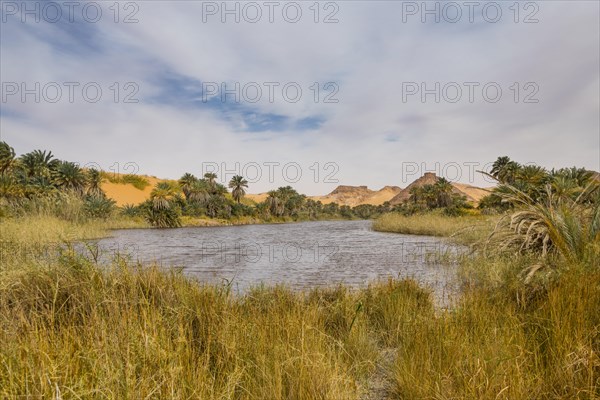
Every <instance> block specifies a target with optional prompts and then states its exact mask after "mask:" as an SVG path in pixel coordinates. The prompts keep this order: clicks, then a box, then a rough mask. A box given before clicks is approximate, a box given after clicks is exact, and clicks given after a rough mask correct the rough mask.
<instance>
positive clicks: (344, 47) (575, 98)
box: [0, 1, 600, 194]
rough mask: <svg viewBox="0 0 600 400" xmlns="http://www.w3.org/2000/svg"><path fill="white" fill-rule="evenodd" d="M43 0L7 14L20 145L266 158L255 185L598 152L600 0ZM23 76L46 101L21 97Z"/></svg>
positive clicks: (374, 177)
mask: <svg viewBox="0 0 600 400" xmlns="http://www.w3.org/2000/svg"><path fill="white" fill-rule="evenodd" d="M27 3H28V7H30V10H34V11H33V14H32V13H28V14H27V13H24V11H25V10H23V8H22V7H23V4H24V3H22V2H2V22H1V25H0V29H1V31H0V33H1V36H0V44H1V57H0V67H1V71H0V73H1V80H2V85H3V86H2V90H3V93H2V96H3V97H2V103H1V104H0V105H1V111H0V124H1V127H0V128H1V129H0V133H1V136H2V140H5V141H7V142H9V143H10V144H11V145H12V146H13V147H14V148H15V150H16V151H17V152H18V153H22V152H26V151H30V150H32V149H34V148H44V149H51V150H52V151H53V152H54V153H55V154H56V155H57V156H58V157H60V158H64V159H70V160H76V161H79V162H80V163H82V164H86V163H96V164H98V165H100V166H101V167H103V168H104V169H107V170H108V169H109V168H111V166H114V165H115V164H118V165H120V166H123V165H125V164H126V163H134V164H135V165H136V166H137V167H136V170H137V172H139V173H147V174H152V175H157V176H160V177H169V178H177V177H179V176H181V175H182V174H183V173H184V172H192V173H195V174H197V175H200V174H201V173H202V171H203V170H206V169H207V168H214V166H215V165H216V166H218V168H220V171H218V172H219V174H218V175H220V177H222V178H223V179H226V178H227V177H228V176H230V175H231V171H233V170H235V169H236V168H239V169H240V172H241V171H243V170H244V167H247V168H246V172H248V171H249V168H250V166H255V165H257V164H258V165H259V166H261V172H262V175H261V176H260V178H257V179H255V180H254V181H251V182H252V183H251V187H250V191H251V192H262V191H266V190H268V189H270V188H272V187H274V186H278V185H284V184H292V185H293V186H295V187H297V188H298V189H299V190H301V191H303V192H305V193H307V194H323V193H325V192H328V191H330V190H331V189H333V188H334V187H335V186H336V185H337V184H338V183H341V184H348V185H368V186H369V187H371V188H379V187H382V186H384V185H397V186H406V185H407V184H408V183H410V181H411V180H413V179H415V178H416V177H417V176H418V175H419V174H421V173H423V172H426V171H434V172H437V173H439V174H441V175H446V176H447V177H448V178H450V179H454V180H459V181H462V182H467V183H469V182H470V183H473V184H477V185H488V184H489V182H486V181H485V180H484V179H483V178H482V177H480V176H477V175H476V174H475V175H474V174H473V171H474V170H475V169H481V168H485V166H486V164H487V163H489V162H491V161H493V160H494V159H495V158H496V157H497V156H500V155H508V156H510V157H511V158H513V159H516V160H518V161H521V162H528V163H537V164H541V165H544V166H547V167H561V166H572V165H578V166H585V167H588V168H592V169H596V170H600V126H599V123H600V109H599V108H600V101H599V96H600V94H599V93H600V86H599V85H600V77H599V74H600V72H599V71H600V58H599V57H600V55H599V51H600V50H599V49H600V43H599V38H600V35H599V26H600V21H599V15H600V13H599V3H598V2H593V1H569V2H567V1H553V2H522V3H520V4H519V7H518V15H517V14H516V9H515V8H514V6H513V2H495V3H494V2H481V3H479V4H480V5H479V6H478V7H476V8H475V9H474V10H473V14H472V15H473V20H472V21H470V20H469V19H470V18H469V14H468V13H469V10H468V8H467V5H466V4H467V3H463V2H456V3H453V4H455V5H457V6H458V8H455V9H451V8H448V9H446V14H444V12H443V11H442V10H443V8H444V7H448V6H447V5H446V4H447V3H438V2H427V3H426V4H427V7H428V8H429V9H434V8H435V7H438V9H440V18H439V21H436V20H435V15H433V14H426V13H423V11H424V10H423V9H421V7H422V5H423V4H424V3H422V2H391V1H368V2H367V1H343V2H321V3H319V4H318V5H319V7H318V9H319V14H318V16H316V14H315V10H316V9H315V8H314V5H313V2H297V3H290V2H280V3H277V5H278V6H277V7H276V8H275V9H274V11H273V14H272V15H273V21H269V15H268V14H269V10H268V8H267V7H266V6H264V3H263V2H256V3H252V4H254V5H257V6H258V9H260V11H261V12H262V17H261V18H258V20H257V21H256V22H254V23H253V22H251V21H249V20H250V19H253V18H254V17H255V16H256V14H255V13H254V11H256V9H257V8H256V7H255V8H254V9H251V8H248V9H246V11H245V12H244V11H243V7H244V6H245V4H247V3H239V2H228V3H227V4H228V7H230V9H233V8H234V7H236V5H237V7H239V10H240V13H239V17H240V21H239V22H236V21H235V15H234V14H224V15H222V11H223V10H222V9H221V7H222V4H223V3H221V2H200V1H177V2H167V1H138V2H120V3H119V7H118V9H119V14H118V18H116V19H117V20H116V21H115V17H116V15H115V7H114V5H113V4H114V3H113V2H87V3H90V5H89V6H88V7H87V9H86V10H87V14H84V12H83V10H82V6H80V7H78V8H75V9H74V10H73V19H72V20H70V19H69V14H68V11H69V10H68V9H67V6H66V5H65V4H67V3H61V2H58V3H52V4H58V5H61V6H62V7H63V8H62V11H61V18H60V19H58V20H57V21H56V22H55V21H54V11H55V8H53V7H54V5H52V6H48V4H49V3H48V2H35V1H31V2H27ZM87 3H81V4H82V5H83V4H87ZM36 4H37V7H38V9H39V16H40V21H39V22H36V21H35V12H36V11H35V7H36ZM111 7H112V8H111ZM215 7H216V9H215ZM253 7H254V6H253ZM311 7H312V8H311ZM414 7H416V9H415V8H414ZM510 7H513V8H510ZM97 8H100V9H101V15H99V16H98V18H97V21H95V22H94V21H93V20H94V19H95V18H96V13H95V11H97ZM284 8H285V9H286V10H287V13H286V14H284V13H283V11H282V10H283V9H284ZM484 8H485V9H486V12H484V11H483V9H484ZM497 8H499V9H500V10H501V13H502V14H501V16H498V18H497V20H496V21H495V22H493V21H492V20H494V19H495V18H496V16H497V15H496V13H495V11H496V9H497ZM297 9H300V10H301V13H302V14H301V17H299V18H298V19H299V20H298V21H297V22H294V23H292V22H291V20H293V19H294V18H295V16H296V14H295V11H296V10H297ZM456 9H459V10H460V11H461V12H462V16H461V17H460V18H458V16H457V14H455V13H454V12H455V11H456ZM127 16H129V17H130V21H128V22H127V23H126V22H125V21H124V20H125V19H126V17H127ZM327 16H329V17H330V18H329V19H330V21H329V22H331V23H325V22H324V20H325V19H326V17H327ZM315 17H317V21H318V22H315ZM455 17H456V18H455ZM222 18H225V21H223V20H222ZM422 18H424V19H425V21H424V22H423V20H422ZM515 18H517V22H515ZM453 19H456V21H455V22H453V21H452V20H453ZM526 19H529V21H528V22H529V23H525V20H526ZM334 20H337V22H335V21H334ZM534 20H537V22H534ZM36 82H37V83H39V88H40V89H39V90H37V89H36V86H35V84H36ZM65 83H67V84H65ZM69 83H70V84H71V85H74V86H72V87H73V96H74V97H73V101H70V100H69V98H68V97H69V96H68V90H69V86H68V85H69ZM14 84H17V86H18V91H17V92H16V93H13V92H14V90H13V89H14V87H15V86H14ZM115 84H116V85H115ZM436 84H437V85H439V86H436ZM21 85H25V86H24V87H25V88H27V89H29V90H33V91H34V92H36V91H37V92H38V94H39V95H40V101H39V102H36V101H35V94H33V93H30V94H28V95H26V96H25V101H23V100H22V98H21V94H22V93H21V89H22V88H23V86H21ZM85 85H87V86H86V87H87V88H88V90H90V91H89V92H87V94H88V95H90V93H91V97H90V98H88V99H87V100H86V99H85V97H84V94H83V92H82V88H83V87H84V86H85ZM56 86H59V87H60V89H61V90H62V95H61V96H59V97H57V96H55V92H54V90H55V89H56ZM415 87H416V88H418V92H416V93H414V94H408V90H409V89H414V88H415ZM95 88H100V89H101V90H102V95H101V96H99V97H97V98H94V90H95ZM457 88H458V89H459V90H460V91H461V94H462V96H461V97H460V98H459V100H457V101H453V100H455V99H456V98H457V95H458V92H457ZM484 88H485V90H484ZM498 88H499V89H500V90H501V91H502V93H501V95H499V96H497V95H496V94H497V90H498ZM222 89H225V90H228V91H229V92H227V93H225V94H224V93H223V91H222ZM298 89H299V90H300V92H301V94H300V92H298ZM423 90H426V91H428V92H426V93H428V94H426V95H425V96H424V97H422V93H423ZM470 90H473V92H472V94H473V99H472V101H470V99H469V91H470ZM259 91H260V92H259ZM115 96H116V99H117V101H115ZM436 96H437V97H439V99H436ZM486 96H487V97H486ZM515 96H516V97H515ZM54 98H58V100H57V101H56V102H51V101H49V99H54ZM127 98H128V99H130V100H137V102H133V103H130V102H125V99H127ZM90 99H93V100H96V99H97V100H98V101H97V102H91V101H90ZM515 99H516V100H517V101H516V102H515ZM436 100H437V101H436ZM496 100H497V101H496ZM525 100H528V101H529V102H526V101H525ZM277 163H278V164H277ZM269 165H271V166H272V168H273V169H272V170H271V171H269ZM286 165H287V166H288V167H289V166H291V167H290V168H291V169H289V168H288V169H286V168H285V166H286ZM325 165H327V168H326V167H325ZM238 166H239V167H238ZM298 168H299V169H300V171H301V177H300V178H296V177H295V175H297V174H295V173H292V172H294V171H295V170H297V169H298ZM415 168H416V169H415ZM225 170H227V171H229V172H227V171H225ZM269 172H270V173H269ZM228 174H229V175H228ZM270 175H272V176H270ZM286 176H287V178H286Z"/></svg>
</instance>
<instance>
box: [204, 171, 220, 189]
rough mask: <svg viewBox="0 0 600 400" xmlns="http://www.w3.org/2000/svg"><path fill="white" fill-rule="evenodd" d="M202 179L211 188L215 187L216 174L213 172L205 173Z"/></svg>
mask: <svg viewBox="0 0 600 400" xmlns="http://www.w3.org/2000/svg"><path fill="white" fill-rule="evenodd" d="M204 179H206V180H207V181H208V183H209V184H210V185H211V186H215V184H216V183H217V174H215V173H214V172H207V173H205V174H204Z"/></svg>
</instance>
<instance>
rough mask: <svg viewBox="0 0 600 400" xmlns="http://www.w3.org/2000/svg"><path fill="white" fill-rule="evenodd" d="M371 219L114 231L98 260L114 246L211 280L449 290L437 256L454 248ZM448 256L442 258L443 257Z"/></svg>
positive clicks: (450, 272)
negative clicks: (381, 282)
mask: <svg viewBox="0 0 600 400" xmlns="http://www.w3.org/2000/svg"><path fill="white" fill-rule="evenodd" d="M370 226H371V222H370V221H321V222H302V223H296V224H277V225H245V226H227V227H212V228H179V229H164V230H159V229H134V230H118V231H114V232H113V235H114V236H113V237H111V238H107V239H102V240H100V241H99V242H98V243H99V245H100V248H101V249H102V250H103V253H104V259H107V258H108V257H109V256H110V255H111V254H112V253H114V252H116V251H119V252H120V253H125V254H128V255H130V256H131V257H132V258H133V259H135V260H140V261H141V262H143V263H150V262H156V263H159V264H160V265H162V266H165V267H181V268H182V269H183V271H184V272H185V273H186V274H189V275H193V276H195V277H197V278H198V279H200V280H202V281H206V282H212V283H222V282H230V281H232V280H233V287H234V288H237V290H238V291H243V290H244V289H246V288H247V287H248V286H251V285H258V284H260V283H264V284H275V283H284V284H286V285H288V286H290V287H292V288H306V287H312V286H321V285H334V284H336V283H344V284H347V285H350V286H360V285H366V284H367V283H368V282H370V281H374V280H378V279H387V278H388V277H412V278H414V279H415V280H417V281H419V282H421V283H423V284H426V285H429V286H430V287H432V288H433V289H434V290H435V293H436V297H437V299H438V301H442V302H443V303H445V300H444V299H445V298H446V297H447V296H448V295H449V294H452V293H453V292H455V288H456V282H455V279H454V277H455V267H454V266H453V265H452V264H451V263H448V262H447V257H445V256H442V257H440V255H448V254H456V252H457V251H458V249H457V248H456V247H454V246H451V245H448V244H446V243H445V242H444V241H443V240H441V239H438V238H433V237H429V236H414V235H399V234H392V233H381V232H375V231H372V230H371V228H370ZM444 260H446V262H445V263H444V262H443V261H444Z"/></svg>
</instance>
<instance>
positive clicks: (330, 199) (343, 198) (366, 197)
mask: <svg viewBox="0 0 600 400" xmlns="http://www.w3.org/2000/svg"><path fill="white" fill-rule="evenodd" d="M401 191H402V189H401V188H399V187H398V186H385V187H383V188H381V189H380V190H371V189H369V188H368V187H366V186H346V185H340V186H338V187H337V188H335V189H334V190H333V191H332V192H331V193H329V194H327V195H325V196H313V197H311V199H313V200H315V201H320V202H321V203H323V204H328V203H338V204H339V205H346V206H351V207H354V206H358V205H360V204H372V205H380V204H383V203H385V202H386V201H389V200H391V199H392V198H393V197H394V196H396V195H397V194H398V193H400V192H401Z"/></svg>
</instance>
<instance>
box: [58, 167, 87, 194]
mask: <svg viewBox="0 0 600 400" xmlns="http://www.w3.org/2000/svg"><path fill="white" fill-rule="evenodd" d="M52 182H53V183H54V184H55V185H56V186H58V187H59V188H61V189H65V190H70V191H73V192H75V193H77V194H83V193H84V191H85V188H86V185H87V177H86V175H85V173H84V172H83V170H82V169H81V168H80V167H79V166H78V165H77V164H75V163H72V162H69V161H60V162H58V164H57V166H56V168H55V169H54V170H53V171H52Z"/></svg>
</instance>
